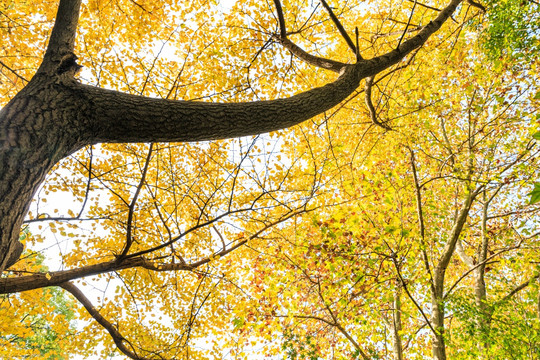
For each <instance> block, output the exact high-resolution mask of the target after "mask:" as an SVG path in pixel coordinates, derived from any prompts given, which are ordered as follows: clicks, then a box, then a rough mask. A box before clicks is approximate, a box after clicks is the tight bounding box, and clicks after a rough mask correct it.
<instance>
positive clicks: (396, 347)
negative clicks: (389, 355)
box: [392, 284, 403, 360]
mask: <svg viewBox="0 0 540 360" xmlns="http://www.w3.org/2000/svg"><path fill="white" fill-rule="evenodd" d="M393 303H394V309H393V312H392V315H393V316H392V320H393V321H392V342H393V344H392V345H393V346H392V348H393V355H394V360H403V346H402V344H401V334H400V332H401V329H402V324H401V286H400V285H399V284H396V290H395V292H394V301H393Z"/></svg>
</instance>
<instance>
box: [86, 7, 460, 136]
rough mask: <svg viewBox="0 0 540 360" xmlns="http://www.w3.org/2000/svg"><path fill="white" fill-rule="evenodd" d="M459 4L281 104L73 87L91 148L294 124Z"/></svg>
mask: <svg viewBox="0 0 540 360" xmlns="http://www.w3.org/2000/svg"><path fill="white" fill-rule="evenodd" d="M461 1H462V0H452V1H451V3H450V4H449V5H448V6H447V7H446V8H445V9H444V10H443V11H441V12H440V14H439V15H438V16H437V18H436V19H435V20H433V21H431V22H430V23H429V24H427V25H426V26H425V27H424V28H423V29H422V30H421V31H420V32H419V33H418V34H417V35H416V36H414V37H412V38H411V39H408V40H407V41H404V42H403V43H402V44H401V45H400V46H399V47H398V48H397V49H395V50H393V51H391V52H389V53H387V54H385V55H382V56H379V57H376V58H373V59H370V60H361V61H360V62H358V63H356V64H355V65H347V66H346V67H344V68H342V70H341V72H342V74H341V75H340V77H339V78H338V79H337V80H336V81H335V82H333V83H330V84H327V85H325V86H323V87H320V88H315V89H312V90H308V91H305V92H303V93H300V94H297V95H294V96H292V97H289V98H286V99H277V100H269V101H258V102H244V103H203V102H195V101H193V102H191V101H173V100H165V99H152V98H147V97H141V96H136V95H129V94H124V93H120V92H117V91H111V90H104V89H99V88H96V87H92V86H87V85H78V87H79V89H78V90H80V91H81V93H84V95H85V96H86V97H87V100H88V102H89V103H91V104H92V111H91V114H93V119H92V120H93V121H92V125H91V129H90V131H91V133H92V135H93V139H92V142H94V143H97V142H153V141H163V142H167V141H203V140H213V139H222V138H230V137H238V136H249V135H255V134H260V133H265V132H269V131H274V130H279V129H283V128H287V127H291V126H293V125H296V124H299V123H301V122H303V121H305V120H307V119H310V118H312V117H313V116H315V115H318V114H320V113H322V112H324V111H326V110H328V109H330V108H332V107H334V106H336V105H337V104H339V103H340V102H341V101H343V100H345V99H346V98H347V97H348V96H349V95H350V94H352V92H353V91H354V90H356V88H357V87H358V85H359V83H360V80H361V79H363V78H366V77H368V76H373V75H375V74H377V73H379V72H381V71H383V70H385V69H387V68H389V67H390V66H392V65H395V64H397V63H398V62H400V61H401V60H402V59H403V58H404V57H405V56H406V55H407V54H409V53H410V52H412V51H413V50H415V49H416V48H418V47H420V46H421V45H422V44H424V42H425V41H426V40H427V39H428V38H429V37H430V36H431V34H433V33H434V32H435V31H437V30H438V29H439V28H440V27H441V26H442V24H443V23H444V22H445V21H446V20H447V19H448V18H449V17H450V15H451V14H452V12H453V11H454V10H455V8H456V7H457V6H458V4H459V3H460V2H461Z"/></svg>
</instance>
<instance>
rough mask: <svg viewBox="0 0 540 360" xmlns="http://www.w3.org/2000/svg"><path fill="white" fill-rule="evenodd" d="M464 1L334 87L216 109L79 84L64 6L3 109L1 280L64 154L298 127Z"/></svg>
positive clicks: (73, 8)
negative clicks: (29, 73)
mask: <svg viewBox="0 0 540 360" xmlns="http://www.w3.org/2000/svg"><path fill="white" fill-rule="evenodd" d="M461 1H462V0H452V1H451V2H450V3H449V5H448V6H447V7H446V8H445V9H443V10H442V11H441V12H440V13H439V15H438V16H437V17H436V18H435V19H434V20H433V21H431V22H429V23H428V24H427V25H426V26H425V27H424V28H423V29H422V30H421V31H420V32H419V33H418V34H417V35H416V36H414V37H412V38H410V39H409V40H407V41H405V42H403V43H402V44H401V45H400V46H399V47H398V48H397V49H395V50H393V51H390V52H389V53H387V54H385V55H382V56H379V57H376V58H373V59H370V60H361V61H359V62H358V63H356V64H354V65H346V64H344V65H343V68H342V69H341V70H340V71H339V72H340V76H339V78H338V79H337V80H336V81H335V82H333V83H331V84H328V85H326V86H323V87H320V88H315V89H312V90H308V91H305V92H302V93H300V94H298V95H295V96H292V97H290V98H286V99H277V100H271V101H258V102H246V103H230V104H216V103H203V102H186V101H171V100H162V99H152V98H146V97H141V96H135V95H129V94H123V93H120V92H117V91H110V90H104V89H100V88H97V87H92V86H87V85H82V84H80V83H78V82H77V81H76V80H75V78H74V76H75V74H76V72H77V70H78V68H79V66H78V65H77V64H76V56H75V55H74V54H73V49H74V42H75V34H76V29H77V23H78V19H79V8H80V0H61V1H60V5H59V8H58V13H57V18H56V22H55V25H54V27H53V31H52V33H51V38H50V41H49V45H48V47H47V51H46V53H45V56H44V59H43V62H42V64H41V66H40V68H39V70H38V72H37V73H36V75H35V76H34V77H33V78H32V79H31V81H30V82H29V83H28V84H27V86H26V87H25V88H24V89H23V90H22V91H21V92H20V93H19V94H17V95H16V96H15V97H14V98H13V99H12V100H11V101H10V102H9V103H8V104H7V105H6V106H5V107H4V108H3V109H2V110H1V111H0V199H1V200H0V273H2V272H3V271H4V270H5V269H6V268H8V267H9V266H11V265H12V264H13V263H14V262H15V261H16V260H17V258H18V257H19V255H20V253H21V251H22V246H21V244H20V243H19V241H18V238H19V230H20V227H21V224H22V221H23V218H24V216H25V215H26V212H27V211H28V208H29V205H30V202H31V200H32V197H33V195H34V193H35V192H36V190H37V189H38V188H39V186H40V185H41V184H42V182H43V180H44V178H45V176H46V174H47V173H48V171H49V170H50V169H51V168H52V166H53V165H54V164H56V163H57V162H58V161H59V160H61V159H62V158H64V157H65V156H68V155H69V154H71V153H73V152H74V151H77V150H78V149H80V148H81V147H83V146H85V145H90V144H95V143H99V142H153V141H161V142H168V141H202V140H214V139H222V138H230V137H238V136H246V135H255V134H260V133H265V132H268V131H273V130H278V129H283V128H286V127H290V126H293V125H296V124H298V123H300V122H302V121H304V120H307V119H309V118H311V117H313V116H315V115H317V114H320V113H322V112H324V111H326V110H328V109H330V108H332V107H334V106H335V105H337V104H338V103H340V102H341V101H343V100H344V99H346V98H347V97H348V96H349V95H350V94H351V93H352V92H353V91H354V90H355V89H356V88H357V87H358V85H359V83H360V80H361V79H363V78H365V77H368V76H372V75H375V74H377V73H379V72H381V71H383V70H385V69H387V68H388V67H390V66H392V65H394V64H397V63H398V62H399V61H401V60H402V59H403V58H404V57H405V56H406V55H407V54H409V53H410V52H411V51H413V50H414V49H417V48H418V47H420V46H422V44H424V42H425V41H426V40H427V39H428V38H429V37H430V36H431V34H433V33H434V32H435V31H437V30H438V29H439V28H440V27H441V26H442V24H443V23H444V22H445V21H446V20H447V19H448V18H449V17H450V15H451V14H452V13H453V12H454V10H455V9H456V7H457V6H458V5H459V4H460V3H461Z"/></svg>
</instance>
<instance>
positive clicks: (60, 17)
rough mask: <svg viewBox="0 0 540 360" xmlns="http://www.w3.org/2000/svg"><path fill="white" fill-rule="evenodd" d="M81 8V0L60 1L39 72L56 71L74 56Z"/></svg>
mask: <svg viewBox="0 0 540 360" xmlns="http://www.w3.org/2000/svg"><path fill="white" fill-rule="evenodd" d="M80 7H81V0H60V4H59V5H58V11H57V13H56V21H55V22H54V26H53V29H52V33H51V37H50V39H49V45H48V46H47V51H46V52H45V56H44V58H43V63H42V64H41V67H40V69H39V70H38V72H44V71H45V72H49V71H51V70H56V68H57V67H58V65H59V64H60V62H61V61H62V59H63V58H64V57H66V56H67V55H69V54H73V49H74V47H75V35H76V33H77V24H78V23H79V11H80ZM49 75H50V74H49Z"/></svg>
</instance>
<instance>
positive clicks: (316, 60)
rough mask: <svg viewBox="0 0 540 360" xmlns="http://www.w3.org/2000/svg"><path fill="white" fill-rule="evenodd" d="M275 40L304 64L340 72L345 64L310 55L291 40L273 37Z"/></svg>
mask: <svg viewBox="0 0 540 360" xmlns="http://www.w3.org/2000/svg"><path fill="white" fill-rule="evenodd" d="M275 39H276V41H278V42H279V43H280V44H281V45H282V46H283V47H284V48H285V49H287V50H289V51H290V52H291V54H293V55H294V56H296V57H297V58H299V59H300V60H302V61H303V62H305V63H306V64H309V65H313V66H316V67H319V68H322V69H326V70H330V71H333V72H336V73H338V74H339V73H341V72H342V71H343V69H344V68H345V67H346V66H347V64H345V63H342V62H339V61H335V60H331V59H327V58H323V57H320V56H315V55H311V54H310V53H308V52H307V51H305V50H304V49H302V48H301V47H300V46H298V45H296V44H295V43H293V42H292V41H291V40H289V39H287V38H283V37H280V38H278V37H275Z"/></svg>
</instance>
